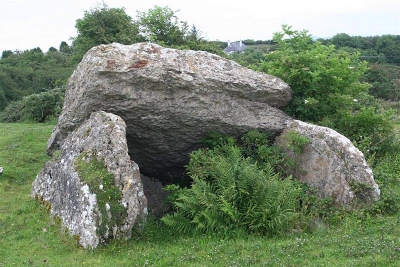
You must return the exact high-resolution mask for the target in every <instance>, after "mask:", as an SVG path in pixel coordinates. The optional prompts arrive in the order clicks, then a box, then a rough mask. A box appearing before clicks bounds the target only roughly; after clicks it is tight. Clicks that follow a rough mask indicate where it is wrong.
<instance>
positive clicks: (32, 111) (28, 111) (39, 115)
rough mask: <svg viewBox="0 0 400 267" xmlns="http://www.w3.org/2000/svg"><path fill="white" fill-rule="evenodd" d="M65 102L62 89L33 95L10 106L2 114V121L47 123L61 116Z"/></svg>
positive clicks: (0, 115) (0, 119)
mask: <svg viewBox="0 0 400 267" xmlns="http://www.w3.org/2000/svg"><path fill="white" fill-rule="evenodd" d="M63 101H64V90H63V89H60V88H57V89H53V90H49V91H46V92H42V93H40V94H32V95H29V96H26V97H24V98H23V99H22V100H19V101H15V102H12V103H11V104H10V105H8V106H7V107H6V108H5V109H4V110H3V111H2V112H1V113H0V121H1V122H17V121H34V122H45V121H48V120H50V119H52V118H54V117H57V116H58V115H59V114H60V112H61V109H62V104H63Z"/></svg>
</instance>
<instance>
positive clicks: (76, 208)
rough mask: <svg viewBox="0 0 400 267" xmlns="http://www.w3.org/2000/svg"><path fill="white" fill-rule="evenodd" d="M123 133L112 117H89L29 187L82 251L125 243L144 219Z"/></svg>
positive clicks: (144, 210)
mask: <svg viewBox="0 0 400 267" xmlns="http://www.w3.org/2000/svg"><path fill="white" fill-rule="evenodd" d="M125 128H126V125H125V123H124V121H123V120H122V119H121V118H120V117H118V116H116V115H113V114H110V113H105V112H96V113H93V114H92V115H91V116H90V118H89V119H88V120H87V121H85V122H84V123H83V124H81V126H80V127H78V128H76V129H75V130H74V131H73V132H72V133H71V134H69V135H68V137H66V138H65V139H64V140H63V142H62V144H61V146H60V147H59V150H58V151H57V152H55V153H53V158H52V159H51V160H50V161H48V162H47V163H46V164H45V166H44V168H43V170H42V171H41V172H40V173H39V174H38V176H37V177H36V180H35V181H34V182H33V185H32V196H33V197H34V198H36V199H38V200H39V202H41V203H42V204H44V205H45V206H46V207H47V208H48V209H49V211H50V214H51V216H52V217H58V218H60V219H61V222H62V226H63V227H65V228H66V229H68V231H69V232H70V234H71V235H73V236H74V237H75V238H76V239H77V240H78V241H79V244H80V245H82V247H84V248H92V249H93V248H96V247H97V246H98V245H99V244H100V243H103V242H105V241H107V240H108V239H110V238H116V239H120V238H124V239H129V238H130V237H131V231H132V228H133V227H134V226H135V225H136V226H139V224H140V222H141V221H143V220H144V219H145V215H146V213H147V208H146V205H147V202H146V198H145V196H144V193H143V185H142V183H141V180H140V173H139V168H138V166H137V164H136V163H134V162H132V161H131V160H130V157H129V155H128V147H127V144H126V137H125V134H126V130H125Z"/></svg>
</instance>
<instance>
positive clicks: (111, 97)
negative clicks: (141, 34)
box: [47, 43, 292, 182]
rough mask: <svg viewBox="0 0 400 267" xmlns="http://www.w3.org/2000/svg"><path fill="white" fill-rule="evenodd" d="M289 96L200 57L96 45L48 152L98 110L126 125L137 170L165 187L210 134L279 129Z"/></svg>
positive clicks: (255, 76) (285, 89) (277, 82)
mask: <svg viewBox="0 0 400 267" xmlns="http://www.w3.org/2000/svg"><path fill="white" fill-rule="evenodd" d="M291 96H292V94H291V89H290V87H289V86H288V85H287V84H286V83H284V82H283V81H282V80H281V79H279V78H276V77H274V76H270V75H267V74H263V73H259V72H255V71H252V70H250V69H247V68H244V67H241V66H240V65H238V64H236V63H234V62H233V61H229V60H227V59H224V58H222V57H219V56H217V55H213V54H210V53H207V52H203V51H190V50H189V51H181V50H175V49H169V48H163V47H161V46H158V45H155V44H151V43H138V44H134V45H129V46H125V45H120V44H116V43H114V44H110V45H100V46H97V47H94V48H92V49H91V50H89V51H88V53H87V54H86V55H85V56H84V58H83V60H82V62H81V63H80V64H79V65H78V67H77V69H76V70H75V71H74V73H73V75H72V76H71V77H70V79H69V81H68V86H67V91H66V96H65V102H64V107H63V110H62V113H61V115H60V117H59V121H58V124H57V126H56V128H55V130H54V131H53V134H52V136H51V138H50V140H49V142H48V146H47V152H48V154H50V155H51V154H52V153H53V152H54V151H55V150H57V149H58V147H59V146H60V145H61V144H62V142H63V140H64V139H65V138H66V137H67V136H68V134H69V133H70V132H72V131H73V130H74V129H76V128H77V127H79V125H80V124H82V123H83V122H84V121H85V120H86V119H87V118H88V117H89V115H90V114H91V113H92V112H94V111H98V110H104V111H106V112H111V113H113V114H116V115H119V116H120V117H121V118H122V119H123V120H124V121H125V122H126V124H127V125H128V128H127V139H128V147H129V153H130V155H131V158H132V159H133V160H134V161H135V162H136V163H137V164H138V165H139V166H140V169H141V172H142V173H143V174H145V175H148V176H150V177H157V178H159V179H160V180H161V181H163V182H164V181H168V180H172V178H174V177H178V178H179V177H181V176H182V175H183V173H184V169H183V166H184V165H185V164H187V163H188V154H189V153H190V152H191V151H193V150H194V149H196V148H198V147H200V145H201V142H200V140H201V139H202V138H203V137H205V136H206V135H207V134H209V133H210V132H222V133H225V134H230V135H233V136H238V135H240V134H243V133H244V132H246V131H248V130H250V129H260V130H270V131H274V132H279V131H282V130H283V129H284V128H285V127H286V124H287V123H288V121H290V120H291V118H290V117H289V116H287V115H286V114H285V113H284V112H282V111H281V110H279V109H278V108H280V107H283V106H285V105H286V104H288V103H289V101H290V100H291Z"/></svg>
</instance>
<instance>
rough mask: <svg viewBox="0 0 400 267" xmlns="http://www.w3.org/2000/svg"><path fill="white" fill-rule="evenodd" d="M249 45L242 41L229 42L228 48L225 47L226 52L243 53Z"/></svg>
mask: <svg viewBox="0 0 400 267" xmlns="http://www.w3.org/2000/svg"><path fill="white" fill-rule="evenodd" d="M246 47H247V45H245V44H244V43H243V42H242V41H236V42H231V43H229V42H228V46H227V47H225V49H224V52H228V53H229V52H243V50H244V49H246Z"/></svg>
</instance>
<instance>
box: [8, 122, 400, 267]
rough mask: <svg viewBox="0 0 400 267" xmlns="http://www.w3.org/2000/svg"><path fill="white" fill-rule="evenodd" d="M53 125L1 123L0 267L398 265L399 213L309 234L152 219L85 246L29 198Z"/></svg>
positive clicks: (347, 220) (340, 222)
mask: <svg viewBox="0 0 400 267" xmlns="http://www.w3.org/2000/svg"><path fill="white" fill-rule="evenodd" d="M53 126H54V125H51V124H21V123H16V124H0V166H2V167H4V169H5V173H4V175H2V176H0V267H3V266H399V262H400V214H398V215H392V216H376V217H374V216H367V215H363V216H361V215H360V214H358V215H357V214H353V215H348V216H338V217H337V218H336V219H337V220H336V223H334V224H332V225H322V226H319V227H315V230H314V231H313V232H310V233H306V232H303V233H288V234H286V235H285V236H281V237H275V238H270V239H268V238H264V237H258V236H244V235H242V236H241V237H236V238H230V239H221V238H218V237H215V236H197V237H196V236H178V235H177V234H175V233H174V232H172V231H170V230H168V229H166V228H165V226H163V225H162V224H161V223H160V222H158V221H155V220H150V221H149V224H148V225H147V227H146V228H145V231H144V233H143V234H141V235H139V234H134V238H133V239H132V240H131V241H129V242H126V241H112V242H110V243H109V244H108V245H106V246H103V247H100V248H99V249H97V250H95V251H91V250H83V249H82V248H80V247H78V246H77V244H76V241H75V240H74V239H73V238H72V237H70V236H69V235H68V234H66V233H65V232H64V231H63V230H62V229H61V227H60V226H59V224H58V223H56V222H53V221H52V220H51V219H50V218H49V216H48V214H47V213H46V210H45V208H44V207H41V206H40V205H39V204H38V203H36V202H35V201H34V200H33V199H31V196H30V189H31V183H32V182H33V180H34V179H35V176H36V174H37V173H38V172H39V171H40V169H41V168H42V166H43V164H44V162H45V161H46V160H47V156H46V154H45V146H46V141H47V139H48V137H49V136H50V133H51V130H52V128H53Z"/></svg>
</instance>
